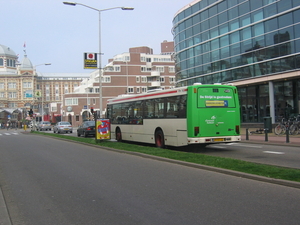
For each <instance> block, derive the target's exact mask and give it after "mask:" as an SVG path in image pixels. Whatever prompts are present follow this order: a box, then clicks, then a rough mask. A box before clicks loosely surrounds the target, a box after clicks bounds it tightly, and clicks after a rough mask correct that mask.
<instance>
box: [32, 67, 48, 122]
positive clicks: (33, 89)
mask: <svg viewBox="0 0 300 225" xmlns="http://www.w3.org/2000/svg"><path fill="white" fill-rule="evenodd" d="M50 65H51V63H42V64H38V65H35V66H34V72H35V73H36V67H37V66H50ZM32 83H33V85H32V94H33V96H34V95H35V93H34V79H33V80H32ZM41 83H42V84H41V85H42V88H41V98H42V121H44V96H43V90H44V89H43V75H42V82H41Z"/></svg>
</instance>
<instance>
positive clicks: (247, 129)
mask: <svg viewBox="0 0 300 225" xmlns="http://www.w3.org/2000/svg"><path fill="white" fill-rule="evenodd" d="M246 140H247V141H248V140H249V128H246Z"/></svg>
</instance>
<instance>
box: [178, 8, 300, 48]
mask: <svg viewBox="0 0 300 225" xmlns="http://www.w3.org/2000/svg"><path fill="white" fill-rule="evenodd" d="M299 14H300V10H296V11H294V12H290V13H287V14H284V15H282V16H280V17H278V18H277V17H276V18H273V19H270V20H267V21H263V22H259V23H255V24H253V25H252V26H250V25H249V24H250V19H249V20H248V19H245V18H244V17H242V18H240V19H236V20H234V21H232V22H229V23H225V24H223V25H220V26H219V27H217V28H214V29H211V30H209V31H207V30H203V29H200V24H197V25H194V26H193V27H192V28H193V29H194V30H192V28H190V29H188V30H185V31H182V32H181V33H179V34H178V35H176V38H175V39H176V40H177V42H176V43H177V44H176V46H175V48H176V49H177V51H178V52H179V51H180V50H182V49H185V48H188V47H191V46H194V45H197V44H199V43H201V44H202V45H204V48H203V51H209V50H211V49H213V48H219V47H225V46H227V45H230V44H235V43H237V42H240V41H245V40H247V39H250V38H257V39H258V40H257V41H258V42H260V44H261V45H262V46H271V45H274V44H277V43H278V37H280V36H281V35H283V34H286V33H288V34H289V40H291V39H296V38H298V37H299V25H298V26H296V28H294V29H293V27H292V26H291V23H292V22H293V23H294V24H297V23H300V18H299V16H298V15H299ZM245 21H247V22H245ZM201 24H202V23H201ZM202 31H203V32H202ZM262 35H267V36H266V37H264V36H262ZM219 36H220V37H219ZM216 37H219V38H218V39H216V40H212V39H214V38H216ZM209 40H211V41H210V42H209ZM254 41H255V42H256V40H254ZM215 44H216V45H217V46H214V45H215Z"/></svg>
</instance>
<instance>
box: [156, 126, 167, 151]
mask: <svg viewBox="0 0 300 225" xmlns="http://www.w3.org/2000/svg"><path fill="white" fill-rule="evenodd" d="M155 145H156V147H158V148H164V147H165V137H164V133H163V131H162V130H157V131H156V132H155Z"/></svg>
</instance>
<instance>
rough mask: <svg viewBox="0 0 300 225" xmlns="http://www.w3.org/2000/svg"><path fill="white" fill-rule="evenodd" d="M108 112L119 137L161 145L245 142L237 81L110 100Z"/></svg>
mask: <svg viewBox="0 0 300 225" xmlns="http://www.w3.org/2000/svg"><path fill="white" fill-rule="evenodd" d="M107 117H108V119H110V123H111V134H112V137H115V138H116V140H117V141H122V140H126V141H135V142H144V143H150V144H155V145H156V146H157V147H165V146H166V145H168V146H185V145H191V144H193V145H195V144H202V145H207V144H212V143H230V142H239V141H241V135H240V105H239V99H238V93H237V88H236V87H234V86H232V85H221V84H210V85H207V84H205V85H202V84H200V83H197V84H194V85H192V86H188V87H179V88H174V89H168V90H161V91H153V92H149V93H142V94H137V95H125V96H119V97H117V98H114V99H110V100H108V104H107Z"/></svg>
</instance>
